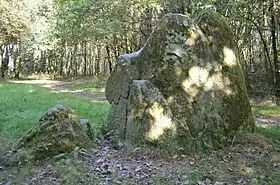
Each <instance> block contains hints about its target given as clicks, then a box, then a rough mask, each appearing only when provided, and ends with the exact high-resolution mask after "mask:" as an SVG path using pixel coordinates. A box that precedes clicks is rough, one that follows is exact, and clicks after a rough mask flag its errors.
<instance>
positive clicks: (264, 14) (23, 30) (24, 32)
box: [0, 0, 280, 97]
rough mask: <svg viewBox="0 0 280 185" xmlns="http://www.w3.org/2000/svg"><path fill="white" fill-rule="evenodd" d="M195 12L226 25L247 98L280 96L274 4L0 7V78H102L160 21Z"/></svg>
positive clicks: (105, 2)
mask: <svg viewBox="0 0 280 185" xmlns="http://www.w3.org/2000/svg"><path fill="white" fill-rule="evenodd" d="M201 10H206V11H208V10H209V11H210V10H216V11H217V12H219V13H221V14H222V15H223V16H225V17H226V18H227V20H228V21H229V24H230V26H231V28H232V30H233V33H234V34H235V37H236V41H237V43H238V45H239V49H240V56H239V57H240V59H241V61H242V67H243V69H244V73H245V77H246V80H247V83H248V84H247V86H248V90H249V92H250V93H251V94H254V95H264V94H269V95H276V97H280V74H279V72H280V63H279V62H280V59H279V58H280V36H279V33H280V1H279V0H262V1H260V0H234V1H232V0H198V1H194V0H130V1H127V0H94V1H93V0H0V48H1V51H0V57H1V58H0V60H1V63H0V65H1V72H0V74H1V78H20V77H24V76H26V75H30V74H47V75H49V76H51V77H53V78H58V77H72V76H81V75H82V76H97V77H100V78H106V77H108V76H109V74H110V72H111V71H112V69H113V67H114V65H115V63H116V61H117V58H118V56H119V55H121V54H123V53H130V52H133V51H136V50H138V49H140V48H141V47H142V46H143V44H144V43H145V41H146V39H147V38H148V36H149V35H150V33H151V31H152V29H153V27H154V25H155V24H156V22H157V20H158V19H160V18H161V17H162V16H163V15H164V14H166V13H169V12H176V13H178V12H179V13H184V14H192V15H193V16H196V15H197V14H199V12H201Z"/></svg>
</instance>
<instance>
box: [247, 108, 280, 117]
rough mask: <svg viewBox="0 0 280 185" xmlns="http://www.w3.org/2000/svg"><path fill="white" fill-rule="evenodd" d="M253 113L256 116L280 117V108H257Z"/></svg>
mask: <svg viewBox="0 0 280 185" xmlns="http://www.w3.org/2000/svg"><path fill="white" fill-rule="evenodd" d="M252 111H253V114H254V115H257V114H258V115H264V116H280V106H255V107H252Z"/></svg>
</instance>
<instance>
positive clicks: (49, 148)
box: [5, 105, 90, 165]
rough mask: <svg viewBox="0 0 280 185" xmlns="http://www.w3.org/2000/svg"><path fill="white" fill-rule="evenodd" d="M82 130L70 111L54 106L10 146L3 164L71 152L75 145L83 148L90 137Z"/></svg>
mask: <svg viewBox="0 0 280 185" xmlns="http://www.w3.org/2000/svg"><path fill="white" fill-rule="evenodd" d="M86 125H88V122H87V124H86ZM83 127H84V126H82V125H81V122H80V120H79V119H78V117H77V115H76V114H75V111H74V110H73V109H71V108H70V107H67V106H64V105H56V106H55V107H53V108H51V109H49V111H48V112H47V113H46V114H45V115H44V116H43V117H42V118H41V119H40V120H39V121H38V122H37V123H36V124H34V125H33V127H32V128H31V129H30V130H29V131H28V132H27V133H26V134H25V135H24V136H23V137H21V138H20V139H19V140H18V141H17V142H16V143H14V145H13V146H12V150H11V151H10V152H9V153H8V154H7V155H6V160H5V163H6V164H8V165H9V164H18V163H23V162H28V161H31V160H42V159H46V158H49V157H53V156H56V155H59V154H61V153H66V152H71V151H73V149H74V148H75V147H77V146H79V147H86V146H88V145H89V143H90V137H89V136H88V134H87V132H86V131H85V130H84V128H83Z"/></svg>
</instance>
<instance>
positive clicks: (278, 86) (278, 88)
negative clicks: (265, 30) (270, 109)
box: [270, 0, 280, 104]
mask: <svg viewBox="0 0 280 185" xmlns="http://www.w3.org/2000/svg"><path fill="white" fill-rule="evenodd" d="M270 8H271V17H270V18H271V19H270V20H271V40H272V54H273V63H274V70H275V93H276V97H277V104H279V103H280V101H279V98H280V75H279V70H280V69H279V63H278V56H277V38H276V20H275V15H274V10H275V3H274V2H273V0H271V1H270Z"/></svg>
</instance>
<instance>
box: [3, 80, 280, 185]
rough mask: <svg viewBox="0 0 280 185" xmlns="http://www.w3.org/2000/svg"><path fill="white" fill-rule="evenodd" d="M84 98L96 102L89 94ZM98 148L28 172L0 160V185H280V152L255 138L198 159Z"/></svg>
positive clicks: (100, 143)
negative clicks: (9, 166) (10, 166)
mask: <svg viewBox="0 0 280 185" xmlns="http://www.w3.org/2000/svg"><path fill="white" fill-rule="evenodd" d="M52 88H53V89H54V90H61V89H59V87H57V86H52ZM64 90H65V89H64ZM72 93H73V92H72ZM73 94H75V93H73ZM100 94H102V93H100ZM77 95H79V94H77ZM83 96H86V97H89V98H94V95H92V94H91V95H90V93H86V94H83ZM101 97H102V96H101ZM104 98H105V96H104ZM255 121H256V122H257V123H261V124H267V123H273V124H278V125H279V122H280V121H279V118H276V117H264V116H256V117H255ZM96 142H97V147H95V148H94V149H92V150H88V151H86V150H83V149H81V150H77V151H74V152H73V153H71V154H67V155H64V156H58V157H57V158H56V159H52V160H46V161H43V162H41V163H38V164H33V165H27V166H21V165H19V166H17V167H13V168H5V167H3V164H1V157H0V185H2V184H3V185H4V184H5V185H6V184H34V185H35V184H36V185H37V184H200V185H203V184H207V185H210V184H215V185H219V184H280V157H277V156H275V155H274V153H275V152H278V153H279V152H280V149H279V148H275V147H274V146H273V145H272V144H271V143H270V142H268V141H266V139H264V138H263V137H262V136H258V135H252V136H250V137H247V138H246V139H244V140H242V141H240V142H239V144H237V145H236V146H234V147H231V148H230V149H227V150H224V151H219V152H214V153H211V154H207V155H201V156H197V155H189V156H185V155H176V156H168V155H167V154H165V152H164V149H162V150H161V151H159V150H158V149H153V148H146V147H138V148H136V149H125V148H122V147H121V145H122V144H121V143H119V145H118V149H116V148H112V147H111V146H110V145H109V144H108V143H109V142H108V140H107V139H104V138H97V139H96ZM278 146H279V145H278Z"/></svg>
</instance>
